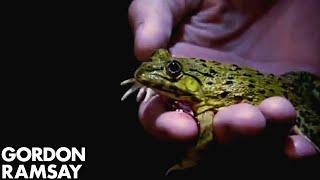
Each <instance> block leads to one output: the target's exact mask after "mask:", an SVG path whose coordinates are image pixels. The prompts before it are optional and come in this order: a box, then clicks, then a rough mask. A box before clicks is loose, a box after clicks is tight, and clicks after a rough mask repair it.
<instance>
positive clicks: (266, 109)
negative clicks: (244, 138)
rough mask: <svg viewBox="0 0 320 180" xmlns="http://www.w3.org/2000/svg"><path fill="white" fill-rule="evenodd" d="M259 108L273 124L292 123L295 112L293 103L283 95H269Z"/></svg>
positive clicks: (295, 116) (295, 115)
mask: <svg viewBox="0 0 320 180" xmlns="http://www.w3.org/2000/svg"><path fill="white" fill-rule="evenodd" d="M259 109H260V110H261V112H262V114H263V115H264V116H265V118H266V119H267V121H268V122H271V123H275V124H285V125H293V124H294V122H295V120H296V118H297V113H296V111H295V109H294V107H293V105H292V104H291V103H290V101H288V100H287V99H285V98H283V97H278V96H275V97H270V98H267V99H265V100H264V101H262V102H261V104H260V105H259Z"/></svg>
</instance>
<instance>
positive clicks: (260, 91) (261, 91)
mask: <svg viewBox="0 0 320 180" xmlns="http://www.w3.org/2000/svg"><path fill="white" fill-rule="evenodd" d="M258 92H259V93H260V94H265V93H266V90H264V89H259V90H258Z"/></svg>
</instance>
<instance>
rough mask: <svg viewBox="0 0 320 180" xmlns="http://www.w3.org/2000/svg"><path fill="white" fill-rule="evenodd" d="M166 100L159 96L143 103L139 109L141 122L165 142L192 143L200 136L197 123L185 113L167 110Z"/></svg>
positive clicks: (146, 128) (152, 133)
mask: <svg viewBox="0 0 320 180" xmlns="http://www.w3.org/2000/svg"><path fill="white" fill-rule="evenodd" d="M165 104H166V99H163V98H162V97H160V96H159V95H157V96H154V97H152V98H151V99H150V100H149V101H147V102H145V103H142V104H141V106H140V109H139V117H140V122H141V124H142V126H143V127H144V129H145V130H146V131H147V132H148V133H150V134H151V135H153V136H154V137H155V138H158V139H160V140H165V141H174V142H190V141H192V140H194V139H195V138H196V137H197V135H198V127H197V123H196V121H195V120H194V119H193V117H191V116H190V115H189V114H187V113H184V112H177V111H169V112H167V109H166V105H165Z"/></svg>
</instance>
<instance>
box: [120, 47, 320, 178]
mask: <svg viewBox="0 0 320 180" xmlns="http://www.w3.org/2000/svg"><path fill="white" fill-rule="evenodd" d="M128 83H134V85H133V87H132V88H131V89H129V90H128V91H127V93H125V95H124V96H123V98H122V100H124V99H125V98H126V97H127V96H128V95H130V94H132V93H133V92H134V91H135V90H137V89H140V92H139V93H138V96H137V99H141V98H142V95H141V94H145V91H147V93H146V94H147V95H146V96H145V99H144V100H146V99H150V97H152V96H153V95H154V94H156V93H157V94H160V95H162V96H166V97H168V98H170V99H173V100H175V101H176V102H184V103H188V104H189V106H190V107H191V110H192V115H193V116H194V117H195V119H196V121H197V124H198V128H199V135H198V138H197V141H196V143H195V144H194V145H193V146H192V147H190V148H189V149H188V150H187V151H186V155H185V156H184V158H183V159H181V160H180V161H179V162H178V163H177V164H175V165H173V166H172V167H171V168H169V169H168V171H167V173H166V174H169V173H170V172H173V171H176V170H184V169H188V168H192V167H194V166H197V165H198V163H199V162H201V159H202V157H201V154H202V152H204V151H205V150H206V149H207V147H208V146H209V144H210V143H212V142H213V141H214V132H213V119H214V115H215V114H216V113H217V112H218V110H219V109H220V108H223V107H226V106H230V105H233V104H238V103H249V104H252V105H259V104H260V103H261V102H262V101H263V100H264V99H266V98H268V97H272V96H280V97H284V98H287V99H288V100H289V101H290V102H291V103H292V104H293V106H294V107H295V110H296V111H297V118H296V122H295V125H294V126H293V128H292V131H294V132H295V133H297V134H300V135H303V136H304V137H305V138H306V139H307V140H308V141H310V142H311V143H312V144H313V145H314V147H315V149H316V150H317V151H318V152H320V150H319V147H320V109H319V108H318V107H319V106H320V78H319V77H318V76H317V75H315V74H312V73H309V72H304V71H294V72H287V73H284V74H282V75H274V74H268V73H261V72H260V71H258V70H256V69H254V68H251V67H246V66H239V65H236V64H224V63H221V62H218V61H216V60H204V59H199V58H193V57H191V58H190V57H175V56H172V55H171V54H170V52H169V51H168V50H166V49H158V50H156V51H155V52H154V53H153V55H152V56H151V58H150V61H148V62H144V63H142V64H141V65H140V66H139V67H138V68H137V69H136V71H135V73H134V78H131V79H128V80H125V81H123V82H122V83H121V85H125V84H128Z"/></svg>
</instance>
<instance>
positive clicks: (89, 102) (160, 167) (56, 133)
mask: <svg viewBox="0 0 320 180" xmlns="http://www.w3.org/2000/svg"><path fill="white" fill-rule="evenodd" d="M129 4H130V1H118V2H114V3H111V2H108V3H107V4H88V3H84V4H80V3H70V4H35V5H30V4H28V6H25V5H21V4H20V5H11V6H10V7H8V9H7V11H5V12H4V16H3V17H4V21H5V22H4V23H3V32H2V38H3V41H2V66H1V69H2V73H1V74H2V78H1V81H2V85H1V89H2V93H1V104H2V108H1V109H2V110H1V114H2V116H1V122H2V123H1V126H0V127H1V130H0V135H1V136H0V137H1V140H0V142H1V143H0V144H1V148H3V147H7V146H13V147H21V146H27V147H33V146H38V147H44V146H46V147H53V148H58V147H61V146H66V147H86V162H85V163H84V166H83V167H82V169H81V170H80V174H79V176H80V179H93V178H98V177H99V178H107V177H110V176H111V174H114V173H115V175H117V176H123V175H129V176H130V177H150V178H155V177H162V176H163V174H164V173H165V171H166V169H167V168H168V167H169V166H170V165H172V163H173V162H174V161H173V160H174V159H175V157H176V156H177V155H178V154H180V153H181V147H183V146H182V145H174V144H166V143H161V142H158V141H156V140H154V139H153V138H152V137H150V136H149V135H148V134H146V133H145V132H144V131H143V129H142V127H141V125H140V124H139V120H138V118H137V110H138V105H137V103H136V102H135V100H134V97H133V96H131V97H129V99H128V100H126V101H125V102H120V98H121V96H122V94H123V93H124V92H125V91H126V90H127V89H128V87H127V86H126V87H120V85H119V84H120V82H121V81H122V80H125V79H127V78H130V77H132V73H133V71H134V69H135V68H136V67H137V66H138V64H139V63H138V61H137V60H136V59H135V57H134V55H133V46H132V44H133V37H132V32H131V30H130V27H129V22H128V18H127V16H128V15H127V9H128V6H129ZM261 138H262V139H263V138H264V137H261ZM179 147H180V148H179ZM273 147H274V148H273ZM275 149H276V145H275V144H274V143H268V140H265V141H261V139H258V140H252V141H250V142H243V144H242V145H233V146H228V147H225V146H222V147H218V148H217V149H216V150H215V153H214V154H215V155H216V156H214V157H212V158H211V160H210V162H212V163H210V165H208V166H207V168H205V170H204V171H200V170H195V171H192V173H178V174H174V175H173V176H174V177H175V176H183V177H201V176H206V177H209V176H213V178H214V177H216V176H218V175H222V176H224V177H230V176H234V175H236V176H237V177H249V176H253V177H255V175H253V173H252V172H255V173H259V174H260V175H259V177H260V176H262V175H263V176H265V175H271V176H277V175H278V174H279V173H281V174H284V175H290V174H291V175H297V174H300V175H306V174H310V172H314V170H316V169H317V168H316V166H315V165H313V164H312V163H314V162H315V161H312V160H308V161H306V162H305V161H303V162H301V161H298V162H291V161H287V160H286V159H285V158H283V156H282V154H281V153H280V154H279V153H277V152H278V151H277V150H275ZM318 167H319V166H318Z"/></svg>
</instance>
